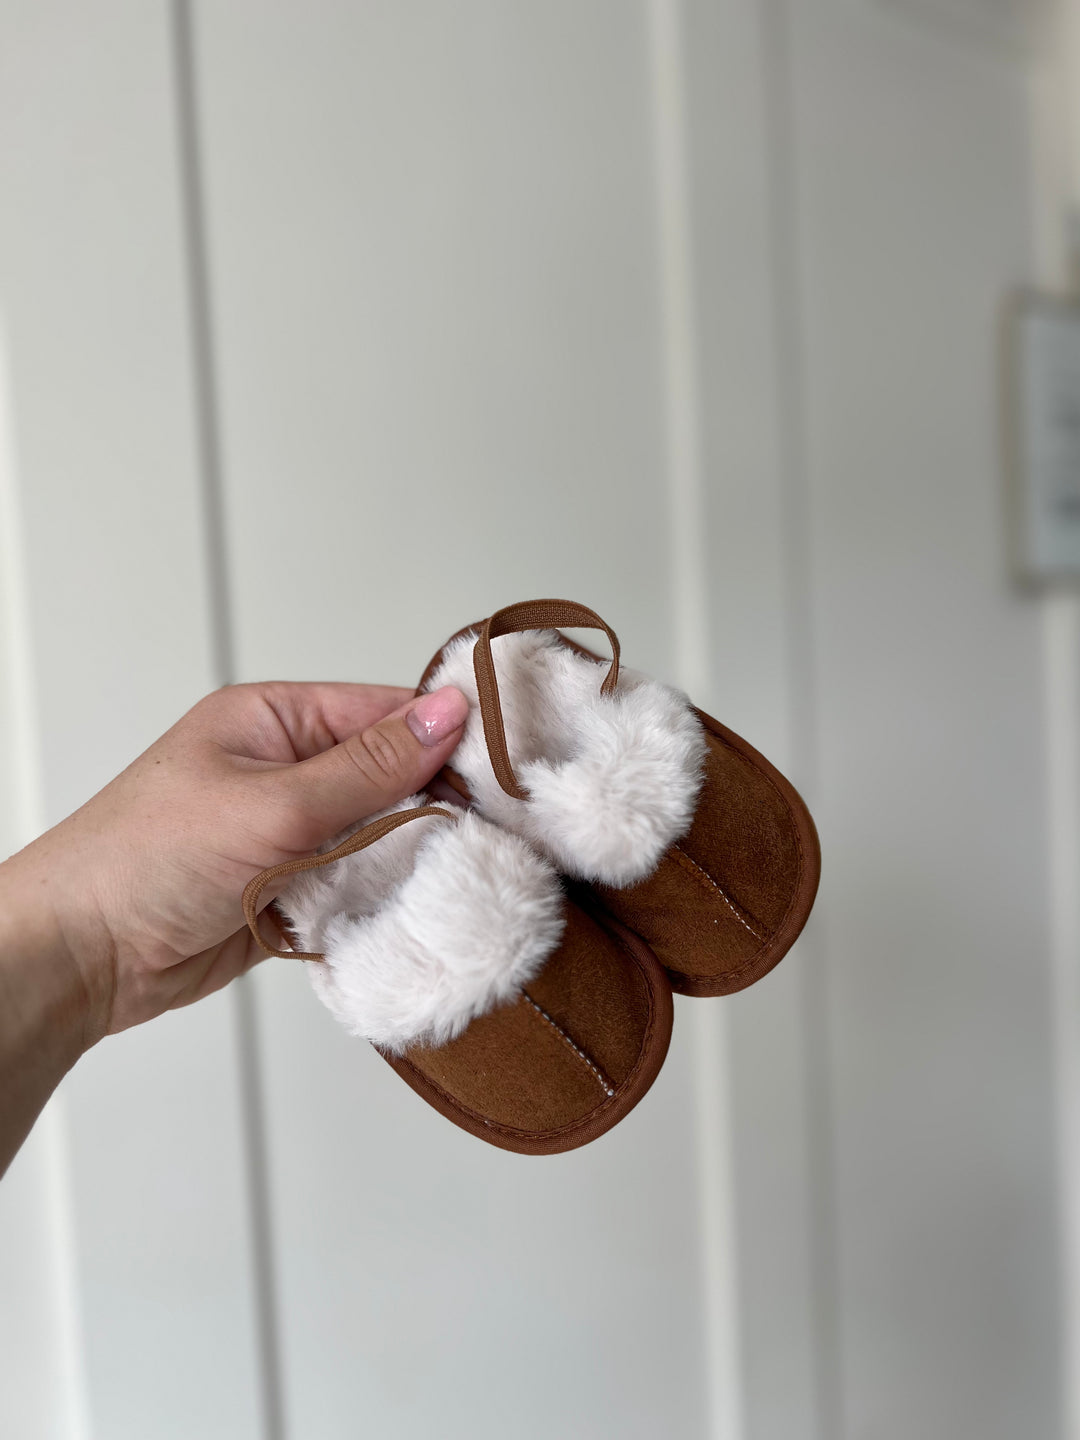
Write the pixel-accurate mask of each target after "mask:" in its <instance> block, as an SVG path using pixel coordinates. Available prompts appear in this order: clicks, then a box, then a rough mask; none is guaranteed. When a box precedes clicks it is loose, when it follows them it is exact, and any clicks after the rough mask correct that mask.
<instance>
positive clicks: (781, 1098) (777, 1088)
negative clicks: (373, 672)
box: [685, 0, 824, 1440]
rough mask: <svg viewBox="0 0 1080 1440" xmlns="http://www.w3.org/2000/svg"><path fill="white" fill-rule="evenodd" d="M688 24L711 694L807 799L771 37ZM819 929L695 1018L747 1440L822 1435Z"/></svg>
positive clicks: (754, 17) (742, 26)
mask: <svg viewBox="0 0 1080 1440" xmlns="http://www.w3.org/2000/svg"><path fill="white" fill-rule="evenodd" d="M685 13H686V57H687V87H688V101H689V109H688V125H689V137H690V158H691V208H692V213H693V219H694V271H695V280H696V302H697V303H696V306H695V312H696V324H697V333H698V351H699V370H700V376H701V380H700V392H701V398H700V423H701V444H702V472H703V481H704V497H705V513H704V517H703V519H704V524H703V545H704V549H705V571H706V576H707V593H706V604H707V621H708V632H709V634H708V639H709V655H710V676H709V682H708V687H707V693H705V694H703V695H702V696H701V697H700V698H701V702H702V703H703V704H705V705H706V707H707V708H708V709H709V710H710V711H711V712H712V713H713V714H715V715H717V716H719V717H720V718H721V719H722V720H723V721H724V722H725V723H726V724H728V725H730V726H732V727H733V728H734V729H735V730H736V731H737V732H739V733H740V734H743V735H745V736H746V737H747V738H748V739H749V740H750V741H751V742H752V743H753V744H754V745H756V746H758V747H759V748H760V749H761V750H762V751H763V752H764V753H765V754H766V755H768V756H769V758H770V759H771V760H773V761H774V762H775V763H776V764H778V765H779V766H780V767H781V768H782V769H783V770H784V772H785V773H786V774H788V775H790V776H791V777H792V779H793V780H794V781H795V783H796V784H797V785H798V786H799V788H800V789H801V790H802V791H803V793H804V794H805V795H806V798H807V800H808V801H809V802H810V804H811V806H813V804H814V800H815V794H814V790H813V789H812V788H811V786H812V782H813V780H814V775H813V769H812V765H811V763H810V761H811V758H812V746H810V747H808V743H807V742H808V739H809V735H810V721H811V717H810V715H809V714H808V705H809V697H808V694H807V687H806V685H805V684H804V683H803V678H804V676H805V674H806V671H807V656H806V654H805V645H804V635H805V631H804V626H803V624H802V618H803V604H804V599H805V597H804V594H803V590H802V579H801V568H800V564H799V558H800V556H799V547H801V545H802V535H801V534H800V532H799V514H798V512H797V511H796V510H794V509H793V505H792V500H793V497H792V494H791V489H790V484H789V481H790V475H789V469H790V464H789V461H790V455H789V445H790V441H791V429H790V406H791V401H792V397H791V394H790V387H789V386H788V385H786V384H785V367H786V365H787V363H788V361H789V359H790V355H789V345H788V342H787V339H786V337H784V333H783V329H782V326H783V322H784V320H785V319H786V313H785V312H784V309H783V307H784V306H785V305H786V303H787V301H788V299H789V296H788V294H787V292H786V289H785V287H784V285H783V284H782V283H778V282H779V281H780V280H781V277H780V276H778V274H777V264H776V261H777V249H778V243H779V242H780V240H781V237H782V235H783V233H784V225H785V216H784V214H783V210H782V206H781V207H778V205H777V188H778V187H779V186H781V185H782V183H783V179H784V175H783V166H782V162H781V157H779V156H778V154H777V152H776V141H777V137H776V134H775V128H776V123H777V115H776V113H775V108H776V98H777V97H776V90H777V85H778V82H779V79H780V77H779V76H778V75H777V71H776V66H777V56H776V54H775V50H774V46H773V43H772V42H773V38H774V37H773V36H772V33H771V27H770V26H769V25H768V23H767V21H768V19H769V15H768V10H767V7H765V6H763V5H761V4H759V3H757V0H728V3H726V4H723V5H716V4H713V3H711V0H690V3H688V4H687V5H686V6H685ZM792 542H794V543H792ZM812 932H813V925H812V923H811V929H810V932H808V934H807V936H806V937H805V938H804V939H803V940H802V941H800V943H799V944H798V945H796V947H795V948H794V950H793V951H792V952H791V954H789V955H788V956H787V958H786V959H785V960H784V963H783V964H782V965H781V966H780V967H779V968H778V969H776V970H775V971H773V973H772V974H771V975H769V976H768V977H767V978H766V979H765V980H764V981H763V982H761V983H760V984H758V985H755V986H753V987H752V988H751V989H750V990H747V991H744V992H742V993H741V994H738V995H733V996H731V997H730V998H729V999H726V1000H724V1001H722V1002H717V1003H716V1004H714V1005H709V1006H707V1007H703V1008H702V1010H701V1011H700V1012H698V1014H697V1018H698V1020H699V1023H701V1024H702V1025H704V1026H707V1027H710V1028H712V1029H726V1033H727V1035H728V1037H729V1048H730V1080H731V1086H732V1127H733V1128H732V1140H733V1152H732V1161H733V1174H734V1186H735V1196H736V1227H735V1233H736V1236H737V1265H738V1284H739V1301H740V1303H739V1312H738V1316H739V1328H738V1345H739V1351H740V1358H741V1370H742V1390H743V1395H744V1411H745V1417H746V1418H745V1433H746V1435H747V1436H748V1437H753V1440H813V1437H815V1436H817V1435H819V1433H820V1432H819V1430H818V1423H819V1419H820V1417H819V1413H818V1395H817V1386H818V1377H817V1374H816V1366H817V1364H818V1363H819V1360H818V1355H819V1349H820V1343H819V1342H820V1335H819V1330H820V1325H819V1317H818V1316H817V1315H816V1314H815V1296H814V1283H813V1275H814V1264H815V1257H814V1255H813V1253H812V1251H811V1223H810V1217H811V1215H812V1212H813V1197H812V1174H811V1156H810V1153H809V1151H810V1146H811V1144H812V1140H811V1129H810V1124H809V1122H810V1119H811V1116H812V1107H811V1105H810V1104H808V1095H807V1082H808V1072H807V1063H808V1057H807V1049H806V1040H807V1036H806V1025H807V1022H808V1018H809V1017H808V1012H807V1007H806V1001H807V987H808V986H809V985H811V984H812V983H813V973H814V972H813V968H812V958H813V957H812V955H811V953H810V951H809V948H808V947H809V946H810V945H812V943H813V933H812ZM822 1440H824V1437H822Z"/></svg>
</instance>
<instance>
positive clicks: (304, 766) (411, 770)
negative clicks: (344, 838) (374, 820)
mask: <svg viewBox="0 0 1080 1440" xmlns="http://www.w3.org/2000/svg"><path fill="white" fill-rule="evenodd" d="M468 714H469V702H468V701H467V700H466V698H465V696H464V695H463V694H462V693H461V691H460V690H456V689H454V687H453V686H452V685H447V686H444V687H443V689H441V690H434V691H432V692H431V694H429V695H421V696H419V698H417V699H414V700H410V701H409V702H408V703H407V704H405V705H403V706H402V707H401V708H400V709H399V710H395V711H394V712H393V714H392V715H387V716H386V718H385V719H383V720H380V721H379V722H378V723H377V724H375V725H372V726H370V727H369V728H368V729H367V730H365V731H363V732H362V733H361V734H359V735H350V736H349V737H348V738H347V739H346V740H343V741H342V742H341V744H340V745H335V746H334V747H333V749H332V750H324V751H323V753H322V754H321V755H315V756H313V757H312V758H311V759H310V760H301V761H299V762H298V763H297V764H295V765H289V766H288V767H286V768H285V769H283V770H278V771H275V772H274V778H275V781H276V783H277V784H278V785H279V786H281V787H282V788H283V789H285V791H286V793H287V795H288V798H289V800H290V801H292V803H293V804H294V805H295V806H296V808H297V809H299V810H300V811H301V813H302V814H303V815H304V817H305V821H307V822H310V835H307V836H299V835H298V836H297V837H296V845H297V848H306V847H308V846H315V845H321V844H322V842H323V841H324V840H327V839H329V837H330V836H331V835H334V834H335V833H336V832H337V831H338V830H342V829H344V827H345V826H346V825H351V824H353V822H354V821H356V820H362V819H364V818H365V817H366V816H368V815H373V814H374V813H375V812H376V811H377V810H385V809H386V808H387V806H389V805H394V804H396V803H397V801H399V800H404V799H405V797H406V795H412V794H413V793H414V792H415V791H417V790H423V788H424V787H425V785H427V783H428V781H429V780H431V779H432V778H433V777H434V776H435V775H437V774H438V772H439V771H440V770H441V769H442V767H443V766H444V765H445V764H446V762H447V760H448V759H449V758H450V755H451V753H452V752H453V749H454V747H455V745H457V743H458V741H459V740H460V739H461V734H462V729H463V727H464V724H465V721H466V719H467V717H468Z"/></svg>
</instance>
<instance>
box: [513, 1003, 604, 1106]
mask: <svg viewBox="0 0 1080 1440" xmlns="http://www.w3.org/2000/svg"><path fill="white" fill-rule="evenodd" d="M521 998H522V999H523V1000H525V1001H526V1002H527V1003H528V1004H530V1005H531V1006H532V1008H533V1009H534V1010H535V1011H536V1013H537V1014H538V1015H539V1016H540V1018H541V1019H542V1020H546V1021H547V1023H548V1024H549V1025H550V1026H551V1028H552V1029H553V1030H554V1031H555V1033H556V1035H558V1036H559V1038H560V1040H563V1041H565V1042H566V1044H567V1045H569V1046H570V1049H571V1050H572V1051H573V1052H574V1054H575V1055H576V1056H577V1057H578V1059H579V1060H580V1061H581V1062H582V1063H583V1064H585V1065H587V1066H588V1067H589V1069H590V1070H591V1071H592V1073H593V1075H594V1076H595V1077H596V1079H597V1080H598V1081H599V1083H600V1085H601V1087H602V1089H603V1091H604V1094H605V1095H607V1096H609V1097H610V1096H612V1095H614V1094H615V1087H614V1085H612V1083H611V1081H610V1080H609V1079H608V1077H607V1076H606V1075H605V1074H604V1072H603V1071H602V1070H601V1069H600V1067H599V1065H595V1064H594V1063H593V1062H592V1061H591V1060H590V1059H589V1057H588V1056H587V1055H586V1054H585V1052H584V1050H580V1049H579V1048H578V1047H577V1046H576V1045H575V1044H574V1042H573V1040H571V1039H570V1036H569V1035H568V1034H567V1033H566V1031H565V1030H564V1029H563V1028H562V1026H561V1025H559V1024H557V1023H556V1022H555V1021H554V1020H553V1019H552V1018H551V1016H550V1015H549V1014H548V1013H547V1011H546V1010H545V1009H544V1008H543V1007H542V1006H540V1005H538V1004H537V1003H536V1001H535V1000H534V999H533V998H532V996H531V995H530V994H529V992H528V991H527V990H522V992H521Z"/></svg>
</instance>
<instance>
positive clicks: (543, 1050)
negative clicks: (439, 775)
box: [243, 796, 672, 1155]
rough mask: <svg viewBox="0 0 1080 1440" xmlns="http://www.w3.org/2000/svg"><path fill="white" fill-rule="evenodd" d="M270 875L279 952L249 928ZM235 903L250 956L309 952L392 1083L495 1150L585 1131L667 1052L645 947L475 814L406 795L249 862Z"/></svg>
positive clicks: (567, 1145)
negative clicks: (290, 856) (341, 835)
mask: <svg viewBox="0 0 1080 1440" xmlns="http://www.w3.org/2000/svg"><path fill="white" fill-rule="evenodd" d="M436 820H438V821H440V822H442V823H438V824H434V823H432V822H434V821H436ZM410 821H420V822H423V823H420V824H415V825H414V824H410V823H408V822H410ZM446 822H454V823H446ZM376 842H378V843H376ZM283 886H284V888H283ZM268 887H269V888H268ZM274 891H276V892H277V897H276V899H275V901H274V906H275V910H276V912H277V916H278V918H279V921H280V926H281V929H282V931H283V933H284V935H285V936H286V938H287V939H288V940H289V942H290V943H292V944H294V948H293V949H292V950H279V949H277V948H275V947H274V946H272V945H270V944H269V943H268V942H267V940H266V939H265V938H264V937H263V935H262V934H261V932H260V929H259V918H258V917H259V910H260V906H261V905H262V904H264V903H265V901H264V898H263V897H264V894H265V895H267V896H268V895H269V894H271V893H273V892H274ZM243 909H244V915H245V917H246V919H247V922H248V925H249V927H250V929H251V932H252V934H253V935H254V937H255V939H256V940H257V941H258V943H259V945H260V946H261V947H262V949H263V950H264V951H265V952H266V953H267V954H270V955H277V956H282V957H284V958H291V959H302V960H305V961H309V962H312V963H311V964H310V966H309V972H310V975H311V980H312V984H313V986H314V988H315V990H316V992H317V993H318V995H319V998H320V999H321V1000H322V1001H323V1003H324V1004H325V1005H326V1006H327V1008H328V1009H330V1010H331V1011H332V1012H333V1013H334V1015H335V1016H336V1017H337V1018H338V1019H339V1020H340V1021H341V1022H342V1023H343V1024H344V1025H345V1026H346V1027H347V1028H348V1029H349V1030H350V1031H351V1032H352V1033H353V1034H356V1035H360V1036H363V1037H364V1038H366V1039H368V1040H370V1041H371V1042H372V1044H374V1045H375V1048H376V1049H377V1050H378V1051H379V1053H380V1054H381V1055H382V1056H383V1058H384V1059H385V1060H386V1061H387V1062H388V1063H389V1064H390V1065H392V1066H393V1068H394V1069H395V1070H396V1071H397V1073H398V1074H399V1075H400V1076H401V1077H402V1079H403V1080H404V1081H405V1082H406V1084H408V1085H410V1086H411V1087H412V1089H413V1090H415V1091H416V1092H417V1094H419V1095H421V1096H423V1098H424V1099H425V1100H427V1101H428V1103H429V1104H431V1105H433V1106H434V1107H435V1109H436V1110H438V1111H440V1112H441V1113H442V1114H443V1115H445V1116H447V1118H448V1119H450V1120H453V1121H454V1123H455V1124H456V1125H460V1126H461V1127H462V1129H464V1130H468V1131H469V1132H470V1133H471V1134H473V1135H478V1136H480V1138H481V1139H484V1140H487V1141H489V1142H490V1143H491V1144H493V1145H497V1146H500V1147H501V1148H502V1149H504V1150H516V1151H519V1152H521V1153H523V1154H530V1155H550V1154H555V1153H557V1152H559V1151H563V1150H572V1149H575V1148H576V1147H577V1146H580V1145H584V1144H586V1143H588V1141H590V1140H595V1139H596V1138H597V1137H598V1136H600V1135H602V1134H604V1132H605V1131H607V1130H610V1129H611V1127H612V1126H613V1125H615V1124H616V1123H617V1122H618V1121H619V1120H621V1119H622V1117H623V1116H624V1115H626V1114H627V1113H628V1112H629V1111H630V1110H632V1109H633V1107H634V1106H635V1105H636V1104H637V1102H638V1101H639V1100H640V1099H641V1098H642V1096H643V1095H644V1094H645V1092H646V1091H647V1090H648V1089H649V1087H650V1085H651V1084H652V1082H653V1081H654V1080H655V1078H656V1076H657V1074H658V1073H659V1071H660V1067H661V1065H662V1064H663V1061H664V1057H665V1055H666V1054H667V1048H668V1042H669V1040H670V1037H671V1022H672V1002H671V987H670V985H669V983H668V980H667V976H666V975H665V973H664V970H663V968H662V967H661V966H660V964H659V962H658V961H657V959H656V957H655V956H654V955H653V954H652V953H651V951H650V950H649V948H648V946H647V945H645V944H643V942H642V941H641V940H640V939H638V938H637V937H636V936H635V935H633V934H631V933H630V932H629V931H628V930H626V929H625V927H623V926H622V925H620V924H619V922H618V921H617V920H615V919H614V918H613V917H612V916H611V915H609V914H606V913H603V912H600V911H599V910H595V911H593V910H592V909H591V908H590V905H589V904H588V903H586V904H585V905H579V904H577V903H573V902H572V901H570V900H569V899H568V898H567V896H566V895H565V893H564V891H563V888H562V886H561V885H560V883H559V880H558V877H557V876H556V874H555V872H554V870H553V869H552V868H551V866H550V864H549V863H548V862H547V861H546V860H544V859H543V858H542V857H541V856H540V855H539V854H538V853H536V852H535V851H534V850H533V849H532V848H531V847H530V846H528V845H527V844H526V843H525V842H524V841H522V840H521V839H519V838H518V837H517V836H515V835H512V834H508V833H507V832H505V831H503V830H500V829H498V828H497V827H496V826H493V825H491V824H489V823H488V822H487V821H485V820H484V819H483V818H482V817H481V816H480V815H478V814H476V813H475V812H471V811H465V810H459V809H454V808H449V809H448V808H446V807H443V806H439V805H430V804H426V803H424V797H422V796H414V797H412V798H411V799H409V800H407V801H404V802H403V803H402V805H401V806H399V807H396V809H395V810H394V811H392V812H390V813H388V814H386V815H384V816H382V817H379V818H377V819H375V820H373V821H371V822H369V823H368V824H366V825H364V826H363V827H361V828H358V829H356V830H355V831H354V832H353V833H352V834H350V835H348V836H347V837H346V838H345V839H344V840H343V841H342V842H341V843H340V844H338V845H336V846H335V847H334V848H332V849H330V850H327V851H326V852H324V853H321V854H318V855H313V856H309V857H307V858H306V859H301V860H292V861H287V862H285V863H283V864H281V865H275V866H272V867H270V868H269V869H267V870H264V871H262V872H261V873H260V874H259V875H257V876H255V878H254V879H253V880H252V881H251V882H250V883H249V885H248V886H247V888H246V889H245V891H244V896H243Z"/></svg>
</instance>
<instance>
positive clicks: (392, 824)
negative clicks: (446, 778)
mask: <svg viewBox="0 0 1080 1440" xmlns="http://www.w3.org/2000/svg"><path fill="white" fill-rule="evenodd" d="M427 815H439V816H441V817H442V819H443V820H454V821H457V820H458V818H459V816H458V815H457V814H455V813H454V812H453V811H451V810H443V809H442V808H441V806H438V805H420V806H418V807H417V808H416V809H415V810H396V811H395V812H394V814H393V815H384V816H383V817H382V819H381V820H373V821H372V822H371V824H370V825H364V826H362V827H361V828H360V829H359V830H356V831H354V832H353V834H351V835H350V836H349V838H348V839H347V840H343V841H342V842H341V844H340V845H335V846H334V848H333V850H327V851H326V853H325V854H324V855H309V856H307V858H306V859H304V860H286V861H285V862H284V863H283V864H281V865H271V866H270V867H269V869H267V870H260V871H259V873H258V875H256V876H255V878H254V880H249V881H248V883H247V885H246V886H245V887H244V895H243V900H242V901H241V904H242V905H243V907H244V919H245V920H246V921H247V923H248V929H249V930H250V931H251V933H252V935H254V937H255V940H256V943H257V944H258V946H259V948H260V949H261V950H263V951H265V952H266V954H267V955H276V956H277V957H278V958H279V959H281V960H325V959H326V956H325V955H320V954H318V953H316V952H315V951H309V950H275V949H274V947H273V946H272V945H268V944H267V942H266V940H265V938H264V937H263V934H262V932H261V931H260V929H259V896H260V895H261V894H262V892H263V890H264V888H265V887H266V886H267V885H269V884H270V882H271V881H272V880H279V879H280V878H281V877H282V876H283V875H299V874H300V872H301V871H303V870H318V869H319V867H320V866H322V865H332V864H333V863H334V861H335V860H344V859H345V856H346V855H355V854H356V852H357V850H366V849H367V847H368V846H369V845H374V844H375V842H376V840H381V839H382V838H383V836H384V835H389V834H390V832H391V831H392V830H397V829H398V828H399V827H400V826H402V825H407V824H408V823H409V821H410V820H419V819H421V817H423V816H427Z"/></svg>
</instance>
